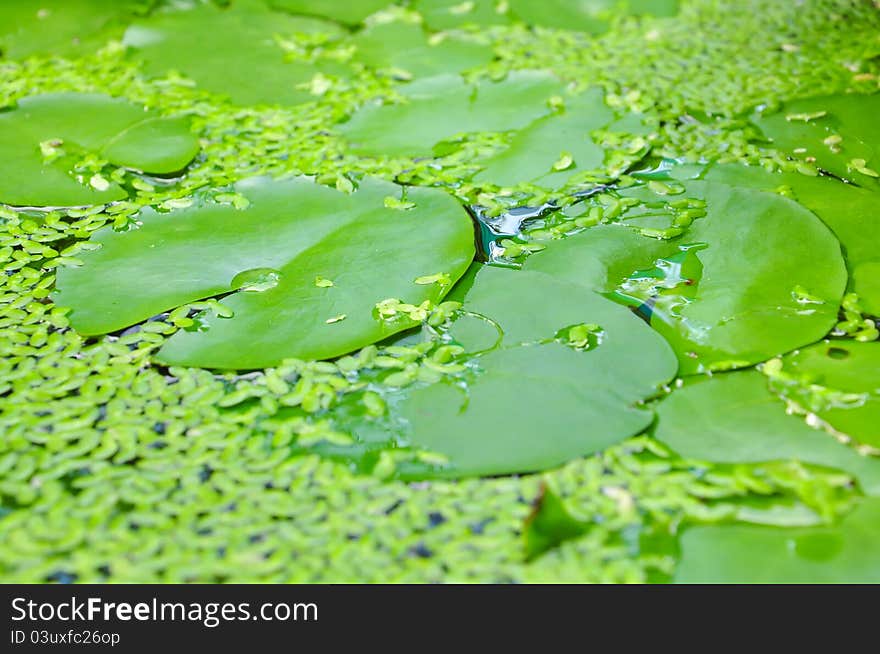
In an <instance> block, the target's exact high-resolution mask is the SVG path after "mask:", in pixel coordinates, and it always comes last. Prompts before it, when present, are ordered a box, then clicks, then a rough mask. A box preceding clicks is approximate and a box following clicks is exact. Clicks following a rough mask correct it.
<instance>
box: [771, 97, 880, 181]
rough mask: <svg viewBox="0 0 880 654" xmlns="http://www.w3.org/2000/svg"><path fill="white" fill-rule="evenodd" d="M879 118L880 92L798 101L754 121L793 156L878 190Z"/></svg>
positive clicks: (879, 156) (780, 147) (879, 176)
mask: <svg viewBox="0 0 880 654" xmlns="http://www.w3.org/2000/svg"><path fill="white" fill-rule="evenodd" d="M878 114H880V93H875V94H873V95H862V94H857V93H851V94H841V95H829V96H822V97H816V98H807V99H804V100H795V101H793V102H789V103H786V104H785V105H783V106H782V107H781V108H780V109H779V110H778V111H776V112H774V113H771V114H767V115H759V116H758V117H757V118H756V120H755V122H756V123H757V124H758V126H759V127H760V128H761V130H762V131H763V132H764V134H765V135H766V136H767V137H769V138H770V139H771V140H772V141H773V144H774V145H775V146H776V147H777V148H779V149H780V150H782V151H783V152H785V153H786V154H788V155H789V156H791V157H793V158H796V159H798V160H801V161H810V162H814V163H815V165H816V166H817V167H819V168H821V169H822V170H826V171H828V172H830V173H832V174H833V175H835V176H837V177H840V178H841V179H846V180H849V181H851V182H854V183H856V184H860V185H863V186H867V187H870V188H874V189H880V151H878V147H880V146H878V144H880V125H878V123H877V120H876V117H877V115H878Z"/></svg>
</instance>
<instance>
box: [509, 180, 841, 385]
mask: <svg viewBox="0 0 880 654" xmlns="http://www.w3.org/2000/svg"><path fill="white" fill-rule="evenodd" d="M644 190H645V189H644V188H643V189H640V190H637V191H636V192H632V193H630V195H631V196H638V197H643V198H650V197H651V196H652V195H653V193H651V192H648V194H647V195H645V194H643V193H641V191H644ZM686 195H687V196H690V197H696V198H702V199H703V200H704V201H705V202H706V205H707V207H706V215H705V216H703V217H699V218H696V219H693V220H692V222H691V224H690V225H689V226H688V227H687V228H686V229H681V230H680V233H679V234H678V235H677V236H675V237H673V238H670V239H667V240H657V239H652V238H648V237H645V236H636V235H633V234H631V233H628V231H629V228H628V227H626V226H624V225H623V224H621V225H609V226H604V227H598V228H592V229H588V230H586V232H584V233H582V234H579V235H576V236H572V237H570V238H567V239H564V240H562V241H560V242H556V243H551V244H550V245H549V246H548V247H547V249H546V251H544V252H541V253H539V254H537V255H534V256H533V257H531V258H530V259H529V260H528V261H527V263H526V268H527V269H529V270H536V271H543V272H547V273H550V274H553V275H555V276H557V277H559V278H561V279H566V280H568V281H572V282H574V283H577V284H581V285H583V286H586V287H588V288H592V289H595V290H599V291H604V292H608V293H611V294H612V295H613V296H614V297H616V298H617V299H619V300H620V301H622V302H625V303H627V304H629V305H630V306H632V307H633V308H634V309H637V310H638V311H639V312H640V313H641V315H643V316H645V317H646V318H647V319H648V320H649V321H650V323H651V325H652V326H654V327H655V328H656V329H657V330H658V331H660V333H662V334H663V335H664V337H665V338H667V340H668V341H669V342H670V344H671V345H672V347H673V349H674V350H675V351H676V353H677V354H678V356H679V361H680V365H681V372H682V373H683V374H691V373H696V372H700V371H706V370H712V369H728V368H735V367H745V366H749V365H752V364H755V363H759V362H761V361H764V360H766V359H768V358H770V357H772V356H776V355H778V354H782V353H784V352H787V351H790V350H793V349H795V348H797V347H800V346H803V345H807V344H809V343H813V342H815V341H817V340H818V339H820V338H822V337H823V336H825V335H826V334H827V333H828V332H829V331H830V330H831V328H832V327H833V326H834V324H835V323H836V322H837V312H838V307H839V306H840V300H841V297H842V295H843V292H844V289H845V286H846V267H845V264H844V261H843V257H842V254H841V251H840V244H839V243H838V241H837V239H836V238H835V237H834V234H833V233H832V232H831V231H830V230H829V229H828V228H827V227H826V226H825V225H824V224H822V222H821V221H820V220H819V219H818V218H817V217H816V216H815V215H814V214H813V213H811V212H810V211H808V210H807V209H805V208H804V207H802V206H800V205H798V204H797V203H796V202H794V201H793V200H790V199H788V198H784V197H782V196H780V195H778V194H775V193H769V192H763V191H760V190H756V189H748V188H734V187H731V186H727V185H724V184H718V183H708V182H700V181H692V182H688V183H687V187H686ZM676 197H677V196H673V200H674V199H675V198H676ZM682 197H685V196H682ZM654 200H657V197H656V196H654ZM649 201H651V200H649ZM612 267H613V268H612ZM627 268H629V270H627Z"/></svg>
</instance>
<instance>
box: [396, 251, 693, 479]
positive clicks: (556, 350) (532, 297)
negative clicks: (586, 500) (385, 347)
mask: <svg viewBox="0 0 880 654" xmlns="http://www.w3.org/2000/svg"><path fill="white" fill-rule="evenodd" d="M464 308H465V310H467V311H469V312H472V313H476V314H479V315H482V316H484V317H485V318H486V319H488V320H490V321H492V322H493V323H495V324H497V325H499V327H500V329H501V331H502V332H503V334H504V337H503V340H502V342H501V344H500V345H499V346H497V347H496V348H495V349H492V350H490V351H489V352H488V353H485V354H483V355H482V356H480V357H478V358H477V359H476V360H475V366H476V371H475V372H474V373H473V376H472V377H471V378H468V379H467V380H466V381H465V382H464V383H462V382H461V381H451V382H440V383H438V384H434V385H431V386H425V387H422V388H417V389H415V390H412V391H410V392H409V393H408V394H407V397H406V399H405V400H404V401H403V402H402V403H401V405H400V410H401V412H402V415H403V416H404V418H405V419H406V420H407V421H408V424H409V430H408V436H407V440H409V441H410V442H412V443H413V444H415V445H418V446H421V447H424V448H427V449H430V450H431V451H435V452H440V453H442V454H444V455H445V456H446V457H447V458H448V465H447V466H446V467H444V468H442V469H440V470H439V471H437V472H436V473H435V474H436V475H438V476H449V477H457V476H469V475H490V474H509V473H515V472H530V471H535V470H544V469H547V468H552V467H554V466H557V465H560V464H562V463H564V462H566V461H568V460H570V459H573V458H575V457H578V456H584V455H587V454H591V453H593V452H596V451H598V450H601V449H603V448H605V447H607V446H609V445H611V444H613V443H616V442H619V441H621V440H623V439H625V438H627V437H629V436H632V435H633V434H636V433H638V432H640V431H642V430H643V429H645V428H646V427H647V426H648V425H649V424H650V423H651V421H652V420H653V414H652V412H651V411H650V410H647V409H645V408H642V407H639V406H638V404H639V402H640V401H641V400H643V399H644V398H646V397H648V396H649V395H651V394H653V393H655V392H656V391H657V389H658V387H659V386H660V385H661V384H663V383H666V382H668V381H669V380H670V379H672V377H674V375H675V371H676V367H677V366H676V362H675V357H674V355H673V353H672V352H671V350H670V349H669V347H668V346H667V345H666V343H665V342H664V341H663V339H662V338H660V337H659V336H658V335H657V334H656V333H654V332H652V331H651V329H650V328H648V327H647V325H645V324H644V323H643V322H642V321H640V320H639V319H638V318H637V317H636V316H634V315H632V314H631V313H630V312H629V311H627V310H626V309H625V308H624V307H621V306H618V305H616V304H615V303H613V302H611V301H609V300H607V299H605V298H603V297H602V296H601V295H599V294H597V293H594V292H592V291H590V290H587V289H585V288H583V287H579V286H576V285H574V284H571V283H568V282H564V281H560V280H558V279H555V278H553V277H551V276H549V275H545V274H542V273H534V272H521V271H511V270H507V269H501V268H493V267H484V268H483V269H482V270H481V271H480V272H479V273H478V275H477V278H476V281H475V283H474V285H473V286H472V287H471V289H470V290H469V291H468V292H467V295H466V297H465V302H464Z"/></svg>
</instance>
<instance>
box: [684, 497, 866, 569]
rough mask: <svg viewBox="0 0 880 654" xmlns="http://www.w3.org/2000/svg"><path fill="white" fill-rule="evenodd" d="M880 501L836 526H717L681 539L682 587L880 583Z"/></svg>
mask: <svg viewBox="0 0 880 654" xmlns="http://www.w3.org/2000/svg"><path fill="white" fill-rule="evenodd" d="M878 538H880V498H870V499H867V500H864V501H863V502H862V503H861V504H860V505H859V506H858V507H857V508H856V509H855V510H854V511H853V512H852V513H850V514H849V515H847V516H846V517H844V519H843V520H842V521H841V522H840V523H839V524H837V525H832V526H821V527H802V528H780V527H768V526H752V525H713V526H705V527H695V528H693V529H689V530H687V531H686V532H685V533H684V535H683V536H682V538H681V561H680V562H679V563H678V566H677V567H676V571H675V577H674V579H675V581H676V582H677V583H716V584H723V583H738V584H743V583H752V584H761V583H773V584H783V583H813V584H815V583H838V584H839V583H850V584H863V583H878V582H880V559H878V557H877V553H876V551H877V547H876V545H877V539H878Z"/></svg>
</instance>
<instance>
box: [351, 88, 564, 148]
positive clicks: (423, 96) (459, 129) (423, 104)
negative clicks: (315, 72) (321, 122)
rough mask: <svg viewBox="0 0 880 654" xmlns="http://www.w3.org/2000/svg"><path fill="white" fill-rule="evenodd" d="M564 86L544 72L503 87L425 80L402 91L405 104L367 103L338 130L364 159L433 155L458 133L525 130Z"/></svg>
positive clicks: (547, 112) (544, 110)
mask: <svg viewBox="0 0 880 654" xmlns="http://www.w3.org/2000/svg"><path fill="white" fill-rule="evenodd" d="M561 88H562V87H561V84H560V82H559V81H558V80H557V79H556V78H555V77H553V76H552V75H551V74H549V73H546V72H541V71H520V72H514V73H511V74H510V75H508V76H507V78H505V79H504V80H502V81H500V82H490V81H483V82H480V83H479V84H476V85H471V84H467V83H466V82H465V81H464V80H463V79H462V78H461V77H460V76H458V75H437V76H434V77H425V78H422V79H419V80H416V81H415V82H411V83H410V84H406V85H404V86H402V87H401V88H400V93H401V94H402V95H403V97H404V98H405V100H406V101H405V102H403V103H399V104H382V103H379V102H376V103H372V104H368V105H366V106H364V107H362V108H361V109H360V110H358V111H357V112H356V113H355V114H354V115H353V116H352V118H351V119H350V120H349V121H348V122H347V123H344V124H342V125H341V126H340V127H339V130H340V131H341V132H342V134H343V135H344V136H345V137H346V138H347V139H348V140H349V141H350V143H351V147H352V150H354V151H355V152H358V153H360V154H370V155H376V156H381V155H392V156H426V155H430V154H431V151H432V148H433V146H434V145H436V144H437V143H439V142H440V141H443V140H446V139H450V138H452V137H454V136H456V135H458V134H466V133H469V132H483V131H494V132H503V131H507V130H513V129H519V128H522V127H525V126H526V125H528V124H529V123H531V122H532V121H533V120H535V119H536V118H538V117H540V116H544V115H547V114H549V113H550V106H549V104H548V101H549V99H550V98H551V97H552V96H554V95H556V94H557V93H559V92H560V91H561Z"/></svg>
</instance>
